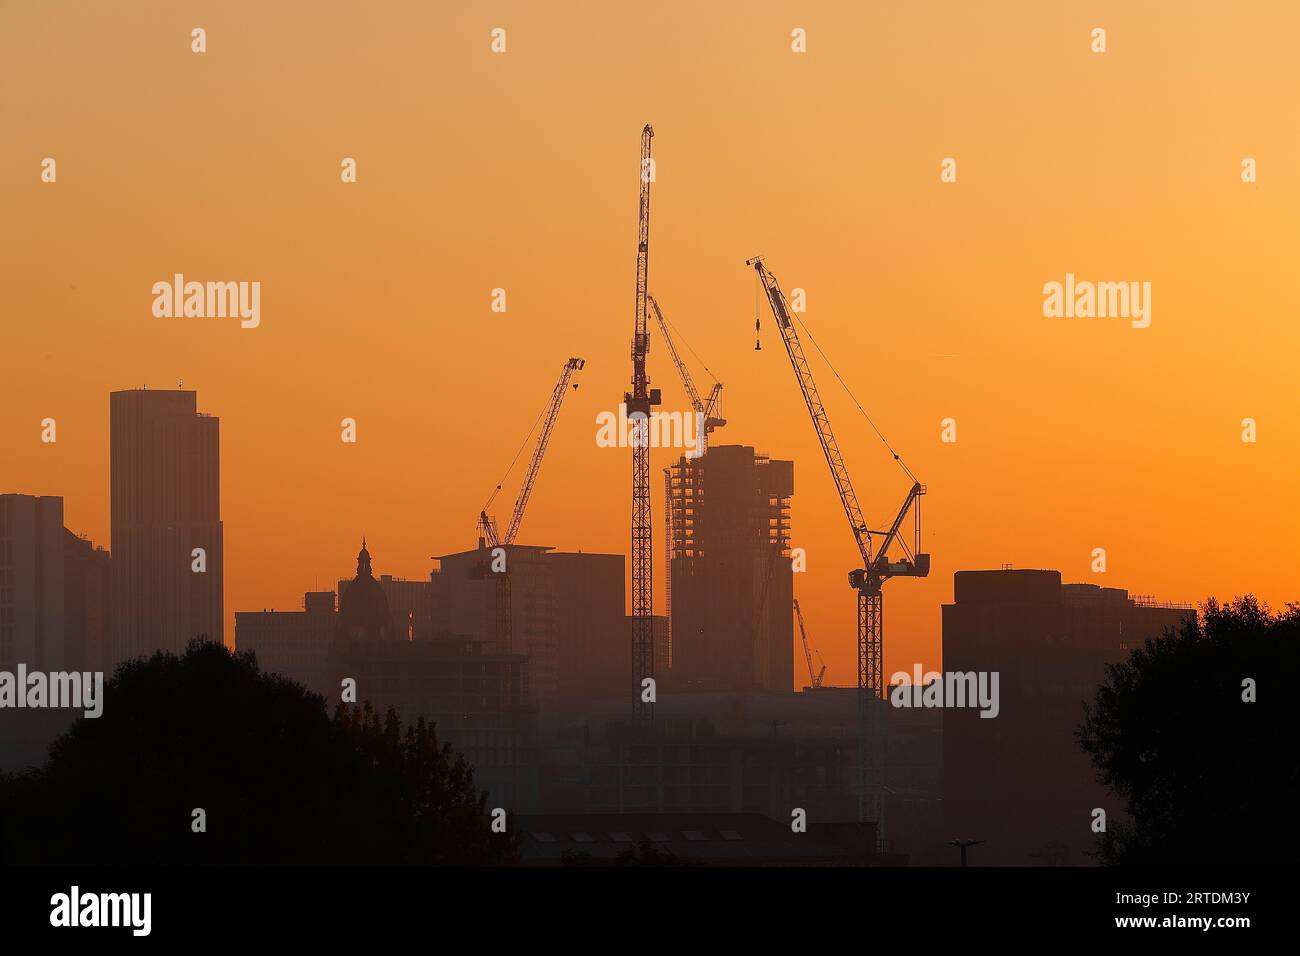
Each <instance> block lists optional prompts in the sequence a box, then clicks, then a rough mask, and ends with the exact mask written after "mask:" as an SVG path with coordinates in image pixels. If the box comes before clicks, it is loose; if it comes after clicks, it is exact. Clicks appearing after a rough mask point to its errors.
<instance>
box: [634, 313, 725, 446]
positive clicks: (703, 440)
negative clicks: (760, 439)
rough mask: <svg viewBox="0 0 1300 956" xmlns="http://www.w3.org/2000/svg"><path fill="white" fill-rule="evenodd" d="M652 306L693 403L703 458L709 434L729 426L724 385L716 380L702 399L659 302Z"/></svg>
mask: <svg viewBox="0 0 1300 956" xmlns="http://www.w3.org/2000/svg"><path fill="white" fill-rule="evenodd" d="M649 298H650V305H651V307H652V308H653V309H654V310H655V318H656V319H657V320H658V322H659V331H660V332H662V333H663V337H664V344H665V345H667V346H668V354H669V355H670V356H671V357H672V360H673V365H675V366H676V367H677V375H678V377H679V378H680V379H681V380H682V388H684V389H686V398H687V399H688V400H689V401H690V403H691V408H692V409H694V411H695V423H696V424H695V427H696V428H697V429H698V430H699V431H698V432H697V437H698V442H697V445H696V448H695V452H694V457H699V456H702V455H703V454H704V453H705V452H706V451H708V450H709V434H710V433H711V432H712V431H713V430H714V429H715V428H721V427H722V426H723V425H725V424H727V420H726V419H725V418H723V417H722V383H721V382H719V381H718V380H716V379H714V382H713V388H712V389H710V390H709V397H708V400H707V401H706V400H705V399H703V398H701V397H700V392H699V389H697V388H696V387H695V380H694V379H693V378H691V372H690V369H688V368H687V367H686V363H685V362H683V361H682V357H681V355H680V354H678V352H677V346H676V344H675V343H674V342H673V336H672V333H671V332H670V331H669V330H668V320H667V319H665V318H664V314H663V312H662V311H661V310H660V308H659V301H658V300H657V299H656V298H655V297H654V296H650V297H649Z"/></svg>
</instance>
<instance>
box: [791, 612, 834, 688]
mask: <svg viewBox="0 0 1300 956" xmlns="http://www.w3.org/2000/svg"><path fill="white" fill-rule="evenodd" d="M794 615H795V617H797V618H798V619H799V639H800V640H801V641H803V659H804V661H805V662H806V663H807V664H808V680H809V681H811V686H812V687H813V688H814V689H816V688H818V687H821V686H822V681H823V680H824V679H825V677H826V664H825V662H823V663H822V669H821V670H820V671H814V670H813V659H812V650H811V649H810V648H809V647H808V632H807V631H806V630H805V629H804V626H803V610H802V609H801V608H800V607H799V599H798V598H795V599H794ZM817 658H818V659H819V660H820V659H821V652H820V651H818V652H817Z"/></svg>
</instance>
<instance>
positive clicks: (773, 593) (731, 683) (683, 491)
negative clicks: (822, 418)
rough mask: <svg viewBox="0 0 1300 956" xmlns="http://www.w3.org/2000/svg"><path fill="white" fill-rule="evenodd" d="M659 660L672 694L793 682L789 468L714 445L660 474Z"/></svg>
mask: <svg viewBox="0 0 1300 956" xmlns="http://www.w3.org/2000/svg"><path fill="white" fill-rule="evenodd" d="M667 490H668V505H667V512H668V518H669V528H668V535H667V538H668V565H669V571H668V574H669V595H670V607H669V611H668V617H669V623H668V628H667V633H666V635H665V643H666V644H667V647H666V655H667V659H668V661H669V662H670V664H671V670H672V680H673V685H674V686H675V687H678V688H682V689H696V690H727V689H742V688H757V689H763V690H775V691H788V690H790V689H791V688H792V687H793V686H794V624H793V612H792V610H791V608H792V606H793V601H794V574H793V570H792V568H791V564H790V498H791V497H792V496H793V494H794V462H791V461H779V460H774V459H771V458H768V457H767V456H765V455H759V454H756V453H755V451H754V449H753V448H751V447H748V446H744V445H716V446H713V447H711V448H709V450H708V451H707V452H706V453H705V454H704V456H702V457H700V458H689V459H688V458H686V457H682V458H680V459H679V460H678V462H677V464H676V465H674V466H672V468H670V469H669V471H668V489H667Z"/></svg>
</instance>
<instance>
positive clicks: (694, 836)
mask: <svg viewBox="0 0 1300 956" xmlns="http://www.w3.org/2000/svg"><path fill="white" fill-rule="evenodd" d="M682 836H684V837H686V839H688V840H690V841H691V842H692V843H699V842H700V841H701V840H707V839H708V837H706V836H705V835H704V834H703V833H702V832H700V831H699V830H683V831H682Z"/></svg>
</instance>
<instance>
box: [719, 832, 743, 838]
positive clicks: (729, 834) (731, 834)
mask: <svg viewBox="0 0 1300 956" xmlns="http://www.w3.org/2000/svg"><path fill="white" fill-rule="evenodd" d="M721 832H722V839H724V840H743V839H745V838H744V837H743V836H741V835H740V834H739V833H737V832H736V831H735V830H723V831H721Z"/></svg>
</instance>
